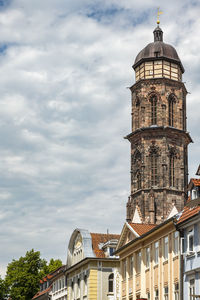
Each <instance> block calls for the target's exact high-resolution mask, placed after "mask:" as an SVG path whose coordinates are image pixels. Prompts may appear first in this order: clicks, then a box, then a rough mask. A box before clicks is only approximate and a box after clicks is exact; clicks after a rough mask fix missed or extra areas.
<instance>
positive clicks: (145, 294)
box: [117, 221, 180, 300]
mask: <svg viewBox="0 0 200 300" xmlns="http://www.w3.org/2000/svg"><path fill="white" fill-rule="evenodd" d="M175 232H176V234H175ZM177 234H178V233H177V231H176V228H175V225H174V224H173V221H171V222H165V223H163V224H162V225H161V226H158V227H156V228H155V229H154V230H151V231H150V233H149V234H145V235H144V236H141V237H139V238H136V239H135V240H133V241H132V242H130V243H128V244H127V245H123V246H122V247H121V248H119V249H118V250H117V252H118V254H119V256H120V273H121V291H122V299H124V300H125V299H126V300H128V299H131V300H135V299H137V298H146V299H152V300H153V299H155V300H157V299H166V300H173V299H175V296H174V292H175V285H176V286H177V284H178V283H179V277H180V276H179V255H180V254H179V251H178V248H177V247H178V239H177ZM175 237H176V238H175ZM131 256H132V257H133V260H131Z"/></svg>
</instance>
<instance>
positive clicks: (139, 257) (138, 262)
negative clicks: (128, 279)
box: [136, 251, 141, 273]
mask: <svg viewBox="0 0 200 300" xmlns="http://www.w3.org/2000/svg"><path fill="white" fill-rule="evenodd" d="M140 271H141V251H139V252H137V253H136V273H140Z"/></svg>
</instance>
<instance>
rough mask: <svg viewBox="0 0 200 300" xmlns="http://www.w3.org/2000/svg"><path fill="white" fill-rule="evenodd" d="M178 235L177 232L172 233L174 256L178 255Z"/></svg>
mask: <svg viewBox="0 0 200 300" xmlns="http://www.w3.org/2000/svg"><path fill="white" fill-rule="evenodd" d="M178 237H179V233H178V231H175V232H174V254H175V255H176V254H178V250H179V244H178V243H179V238H178Z"/></svg>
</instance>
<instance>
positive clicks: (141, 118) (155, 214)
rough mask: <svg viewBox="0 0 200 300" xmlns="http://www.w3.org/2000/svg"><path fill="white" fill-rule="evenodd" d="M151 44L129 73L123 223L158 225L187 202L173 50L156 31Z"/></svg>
mask: <svg viewBox="0 0 200 300" xmlns="http://www.w3.org/2000/svg"><path fill="white" fill-rule="evenodd" d="M153 34H154V42H153V43H150V44H148V45H147V46H146V47H145V48H144V49H143V50H141V51H140V52H139V54H138V55H137V57H136V59H135V62H134V65H133V69H134V71H135V81H136V82H135V83H134V84H133V86H132V87H130V90H131V93H132V132H131V133H130V134H128V135H127V136H126V139H128V140H129V141H130V143H131V195H130V197H129V200H128V203H127V221H130V222H135V223H138V222H142V223H157V224H159V223H161V222H162V221H164V220H166V219H167V218H168V217H170V216H171V215H173V214H175V213H177V212H179V211H181V210H182V209H183V206H184V203H185V201H186V198H187V183H188V178H187V176H188V175H187V174H188V154H187V153H188V150H187V147H188V144H189V143H190V142H192V140H191V138H190V135H189V133H188V132H187V128H186V95H187V90H186V88H185V85H184V83H183V82H182V74H183V73H184V68H183V65H182V63H181V61H180V59H179V57H178V54H177V52H176V50H175V49H174V47H172V46H171V45H169V44H166V43H164V42H163V31H162V29H161V28H160V27H159V25H158V26H157V27H156V28H155V30H154V32H153Z"/></svg>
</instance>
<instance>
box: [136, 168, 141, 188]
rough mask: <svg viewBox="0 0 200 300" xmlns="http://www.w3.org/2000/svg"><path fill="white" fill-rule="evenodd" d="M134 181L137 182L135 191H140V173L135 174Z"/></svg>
mask: <svg viewBox="0 0 200 300" xmlns="http://www.w3.org/2000/svg"><path fill="white" fill-rule="evenodd" d="M136 180H137V189H138V190H140V189H141V173H140V171H138V172H137V175H136Z"/></svg>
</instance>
